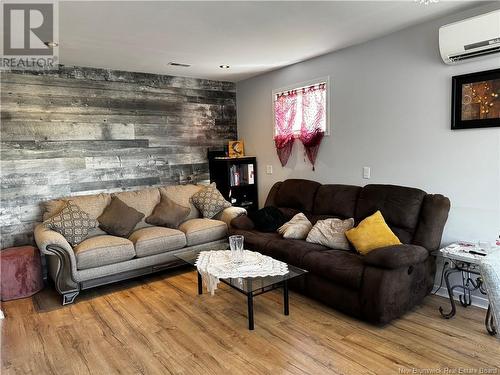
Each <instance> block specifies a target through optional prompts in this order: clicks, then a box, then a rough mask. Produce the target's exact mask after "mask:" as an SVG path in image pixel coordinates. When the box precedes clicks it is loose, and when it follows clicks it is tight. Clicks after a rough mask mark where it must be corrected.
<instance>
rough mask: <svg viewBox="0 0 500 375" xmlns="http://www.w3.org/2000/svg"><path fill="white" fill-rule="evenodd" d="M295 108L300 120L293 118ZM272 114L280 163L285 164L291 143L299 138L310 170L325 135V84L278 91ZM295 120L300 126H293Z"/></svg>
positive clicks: (290, 149) (290, 150)
mask: <svg viewBox="0 0 500 375" xmlns="http://www.w3.org/2000/svg"><path fill="white" fill-rule="evenodd" d="M299 108H300V112H301V119H297V118H296V115H297V112H298V110H299ZM274 114H275V136H274V143H275V145H276V151H277V153H278V157H279V159H280V162H281V165H282V166H285V165H286V163H287V162H288V158H289V157H290V153H291V152H292V147H293V142H294V140H295V138H299V139H300V141H301V142H302V144H303V145H304V148H305V153H306V155H307V158H308V159H309V161H310V162H311V164H312V165H313V170H314V164H315V162H316V156H317V154H318V150H319V146H320V144H321V141H322V139H323V136H324V135H325V132H324V129H325V124H326V84H324V83H321V84H319V85H314V86H310V87H305V88H302V89H298V90H291V91H287V92H283V93H280V94H278V95H277V96H276V100H275V102H274ZM297 121H300V129H297V125H296V124H297ZM294 125H295V129H294Z"/></svg>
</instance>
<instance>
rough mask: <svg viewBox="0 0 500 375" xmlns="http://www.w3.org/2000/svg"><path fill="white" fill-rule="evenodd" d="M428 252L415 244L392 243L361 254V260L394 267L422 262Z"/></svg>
mask: <svg viewBox="0 0 500 375" xmlns="http://www.w3.org/2000/svg"><path fill="white" fill-rule="evenodd" d="M428 256H429V252H428V251H427V250H426V249H425V248H423V247H422V246H417V245H394V246H387V247H381V248H379V249H375V250H372V251H370V252H369V253H368V254H366V255H365V256H363V258H362V259H363V262H364V263H365V264H368V265H370V266H375V267H379V268H387V269H396V268H401V267H408V266H411V265H414V264H418V263H422V262H423V261H425V260H426V259H427V257H428Z"/></svg>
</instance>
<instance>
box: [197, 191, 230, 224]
mask: <svg viewBox="0 0 500 375" xmlns="http://www.w3.org/2000/svg"><path fill="white" fill-rule="evenodd" d="M191 201H192V202H193V204H194V205H195V207H196V208H197V209H198V210H200V211H201V214H202V215H203V217H204V218H206V219H211V218H213V217H214V216H215V215H217V214H218V213H219V212H221V211H222V210H223V209H224V208H227V207H231V203H229V202H228V201H227V200H225V199H224V197H223V196H222V194H221V193H220V191H219V190H217V188H215V187H214V186H213V185H209V186H207V187H205V188H203V189H202V190H200V191H199V192H197V193H195V194H193V196H192V197H191Z"/></svg>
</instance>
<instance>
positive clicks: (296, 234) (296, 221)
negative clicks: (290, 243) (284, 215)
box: [278, 213, 312, 240]
mask: <svg viewBox="0 0 500 375" xmlns="http://www.w3.org/2000/svg"><path fill="white" fill-rule="evenodd" d="M311 228H312V224H311V222H310V221H309V220H308V219H307V217H306V215H304V214H303V213H299V214H297V215H295V216H294V217H292V219H291V220H290V221H288V222H286V223H285V224H283V225H282V226H281V227H279V228H278V233H279V234H281V235H282V236H283V238H291V239H294V240H303V239H305V238H306V237H307V234H308V233H309V231H310V230H311Z"/></svg>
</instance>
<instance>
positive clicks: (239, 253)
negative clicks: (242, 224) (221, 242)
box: [229, 235, 245, 263]
mask: <svg viewBox="0 0 500 375" xmlns="http://www.w3.org/2000/svg"><path fill="white" fill-rule="evenodd" d="M244 241H245V237H243V236H241V235H234V236H229V248H230V249H231V256H232V258H233V261H234V262H235V263H241V262H243V243H244Z"/></svg>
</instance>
